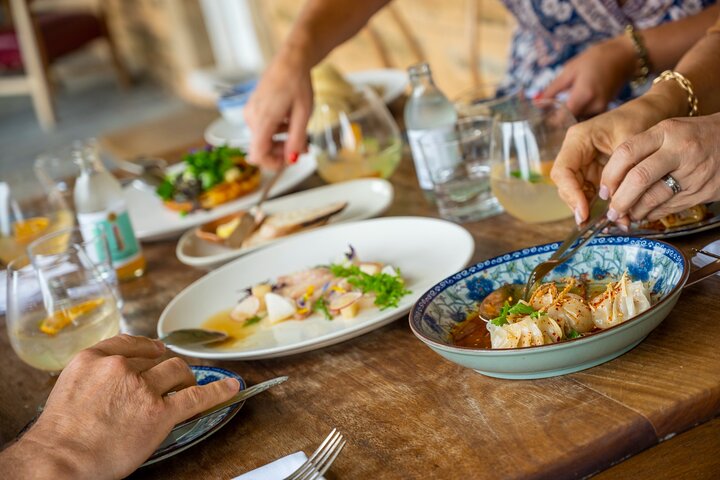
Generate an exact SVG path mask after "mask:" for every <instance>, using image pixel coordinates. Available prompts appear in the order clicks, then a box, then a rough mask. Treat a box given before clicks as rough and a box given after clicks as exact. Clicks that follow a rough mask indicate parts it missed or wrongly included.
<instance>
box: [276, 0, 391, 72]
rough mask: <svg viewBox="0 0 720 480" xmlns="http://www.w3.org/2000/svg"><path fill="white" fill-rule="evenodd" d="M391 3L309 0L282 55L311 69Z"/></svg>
mask: <svg viewBox="0 0 720 480" xmlns="http://www.w3.org/2000/svg"><path fill="white" fill-rule="evenodd" d="M390 1H391V0H363V1H359V2H342V1H337V0H309V1H308V2H307V3H306V4H305V6H304V7H303V9H302V11H301V12H300V15H299V17H298V19H297V21H296V22H295V24H294V25H293V28H292V30H291V31H290V34H289V35H288V38H287V40H286V41H285V43H284V44H283V46H282V48H281V50H280V52H279V55H281V56H286V57H292V58H294V60H296V61H300V62H302V63H303V64H304V66H305V67H307V68H310V67H312V66H314V65H315V64H317V63H318V62H320V61H321V60H322V59H323V58H325V56H326V55H327V54H328V53H330V51H332V49H333V48H335V47H336V46H338V45H340V44H341V43H343V42H344V41H345V40H348V39H349V38H351V37H352V36H353V35H355V34H356V33H357V32H359V31H360V29H362V27H363V26H365V24H366V23H367V21H368V20H369V19H370V17H372V16H373V15H374V14H375V13H376V12H377V11H378V10H380V9H381V8H382V7H384V6H385V5H387V4H388V3H390Z"/></svg>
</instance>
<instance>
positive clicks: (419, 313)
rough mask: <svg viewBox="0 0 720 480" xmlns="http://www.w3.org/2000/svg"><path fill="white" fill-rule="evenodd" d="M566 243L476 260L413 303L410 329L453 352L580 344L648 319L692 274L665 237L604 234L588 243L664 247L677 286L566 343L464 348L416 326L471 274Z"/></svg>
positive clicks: (504, 351) (507, 351) (498, 351)
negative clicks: (639, 309) (631, 313)
mask: <svg viewBox="0 0 720 480" xmlns="http://www.w3.org/2000/svg"><path fill="white" fill-rule="evenodd" d="M561 243H562V242H553V243H546V244H543V245H536V246H534V247H528V248H523V249H521V250H515V251H512V252H508V253H505V254H503V255H499V256H497V257H494V258H491V259H489V260H485V261H484V262H479V263H476V264H475V265H471V266H469V267H467V268H466V269H465V270H462V271H460V272H458V273H456V274H454V275H451V276H449V277H447V278H445V279H444V280H442V281H440V282H438V283H437V284H435V285H434V286H433V287H432V288H430V289H429V290H428V291H426V292H425V293H423V294H422V295H421V296H420V298H419V299H418V301H417V302H415V304H414V305H413V307H412V309H411V310H410V315H409V323H410V330H412V332H413V333H414V334H415V336H416V337H418V338H419V339H420V340H422V341H423V342H424V343H426V344H428V345H432V346H435V347H438V348H440V349H443V350H446V351H453V352H456V353H470V352H478V353H480V352H482V353H493V354H506V355H507V354H513V353H515V352H523V353H527V352H528V351H529V350H539V349H547V348H552V347H556V348H557V347H559V346H564V345H568V344H570V343H577V342H583V341H586V342H587V341H592V340H594V339H597V338H601V337H602V336H604V335H605V334H606V333H608V332H612V331H615V330H618V329H620V328H627V326H628V325H630V324H633V323H636V322H637V321H638V320H640V319H643V318H647V316H648V315H649V314H651V313H652V312H653V311H654V310H656V309H657V308H658V307H659V306H661V305H663V304H664V303H666V302H667V301H669V300H670V299H671V298H673V297H674V296H675V295H676V293H677V292H678V291H679V290H680V289H682V287H683V286H684V285H685V282H687V279H688V275H690V264H689V262H688V260H687V257H686V256H685V254H683V253H682V252H681V251H680V250H678V249H677V248H676V247H674V246H673V245H670V244H669V243H667V242H663V241H662V240H652V239H648V238H640V237H620V236H603V237H597V238H594V239H593V240H591V241H590V243H588V246H593V245H608V244H609V245H618V246H623V245H629V246H637V247H641V248H644V249H648V250H650V249H652V250H654V249H656V248H660V249H662V250H664V253H665V255H666V256H668V257H669V258H670V259H671V260H672V261H673V262H674V263H675V264H676V265H678V266H682V274H681V276H680V278H679V279H678V281H677V283H676V284H675V286H673V288H672V289H671V290H670V291H669V292H668V293H667V294H666V295H665V296H664V297H663V298H661V299H660V301H658V302H657V303H655V304H654V305H652V306H651V307H650V308H649V309H648V310H646V311H644V312H643V313H641V314H640V315H637V316H635V317H633V318H631V319H630V320H628V321H626V322H623V323H620V324H618V325H615V326H613V327H610V328H607V329H605V330H602V331H600V332H597V333H595V334H592V335H588V336H585V337H580V338H574V339H569V340H565V341H563V342H558V343H551V344H547V345H539V346H531V347H519V348H473V347H462V346H458V345H451V344H449V343H441V342H437V341H435V340H433V339H431V338H429V337H427V336H426V335H425V334H424V333H422V332H421V331H419V330H418V329H417V328H415V323H416V322H418V323H419V322H421V321H422V318H423V315H424V313H425V311H426V310H427V308H428V307H429V306H430V304H431V303H432V302H433V300H434V299H435V298H436V297H437V296H438V295H440V294H441V293H442V292H444V291H445V290H447V289H448V288H450V287H452V286H453V285H455V284H456V283H458V282H460V281H462V280H465V279H466V278H467V277H469V276H471V275H475V274H476V273H478V272H481V271H483V270H485V269H487V268H488V267H493V266H496V265H501V264H503V263H507V262H511V261H515V260H519V259H522V258H525V257H530V256H534V255H538V254H542V253H547V252H553V251H555V250H557V249H558V247H559V246H560V244H561Z"/></svg>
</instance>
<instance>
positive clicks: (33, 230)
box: [13, 217, 50, 243]
mask: <svg viewBox="0 0 720 480" xmlns="http://www.w3.org/2000/svg"><path fill="white" fill-rule="evenodd" d="M48 226H50V219H49V218H47V217H33V218H28V219H27V220H20V221H18V222H15V223H14V224H13V230H14V232H15V240H16V241H18V242H21V243H25V242H27V241H30V240H32V239H33V238H34V237H36V236H37V235H38V234H39V233H42V232H43V231H44V230H45V229H47V228H48Z"/></svg>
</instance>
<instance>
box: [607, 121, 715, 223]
mask: <svg viewBox="0 0 720 480" xmlns="http://www.w3.org/2000/svg"><path fill="white" fill-rule="evenodd" d="M719 132H720V114H715V115H709V116H703V117H694V118H673V119H669V120H665V121H663V122H661V123H659V124H657V125H656V126H654V127H652V128H650V129H649V130H647V131H645V132H643V133H640V134H638V135H635V136H634V137H632V138H630V139H629V140H627V141H626V142H624V143H623V144H621V145H620V146H619V147H618V148H617V150H615V152H614V153H613V154H612V156H611V157H610V160H609V161H608V163H607V165H606V166H605V169H604V170H603V173H602V183H601V184H602V185H603V186H604V187H605V188H604V190H605V191H607V193H608V195H610V196H611V197H612V199H611V201H610V210H609V211H608V218H609V219H610V220H615V219H617V218H622V217H624V216H629V217H630V218H631V219H632V220H636V221H637V220H643V219H645V218H647V219H648V220H650V221H653V220H659V219H660V218H662V217H664V216H666V215H669V214H671V213H676V212H679V211H681V210H685V209H686V208H690V207H692V206H695V205H698V204H700V203H705V202H710V201H715V200H720V137H719V136H718V133H719ZM668 174H669V175H672V177H673V178H674V179H675V180H676V181H677V182H678V183H679V184H680V192H679V193H677V194H675V195H673V192H672V190H671V189H670V187H668V186H667V185H666V184H665V183H664V182H663V180H662V179H663V177H665V175H668Z"/></svg>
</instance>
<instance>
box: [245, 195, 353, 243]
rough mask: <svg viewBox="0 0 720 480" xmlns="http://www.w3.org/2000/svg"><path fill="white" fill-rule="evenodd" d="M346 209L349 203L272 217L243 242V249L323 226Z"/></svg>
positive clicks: (278, 214)
mask: <svg viewBox="0 0 720 480" xmlns="http://www.w3.org/2000/svg"><path fill="white" fill-rule="evenodd" d="M346 207H347V202H336V203H332V204H329V205H326V206H324V207H317V208H303V209H299V210H292V211H289V212H281V213H276V214H274V215H270V216H268V217H267V218H266V219H265V221H264V222H263V223H262V225H261V226H260V228H258V229H257V230H256V231H255V232H253V234H252V235H250V236H249V237H248V238H247V239H246V240H245V241H244V242H243V247H245V248H247V247H254V246H257V245H260V244H263V243H265V242H267V241H270V240H273V239H276V238H280V237H284V236H286V235H290V234H292V233H295V232H298V231H300V230H303V229H305V228H312V227H316V226H320V225H323V224H325V223H326V222H327V221H328V220H330V218H331V217H332V216H333V215H337V214H338V213H340V212H342V211H343V210H344V209H345V208H346Z"/></svg>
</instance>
